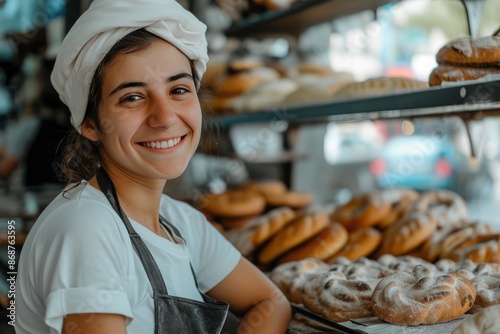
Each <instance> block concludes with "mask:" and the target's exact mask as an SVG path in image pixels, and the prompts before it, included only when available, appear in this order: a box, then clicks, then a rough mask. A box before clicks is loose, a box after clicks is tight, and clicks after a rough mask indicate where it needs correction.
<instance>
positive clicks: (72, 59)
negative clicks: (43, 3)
mask: <svg viewBox="0 0 500 334" xmlns="http://www.w3.org/2000/svg"><path fill="white" fill-rule="evenodd" d="M204 33H205V26H204V25H203V24H202V23H201V22H199V21H198V20H197V19H196V18H195V17H194V16H193V15H191V14H190V13H189V12H187V11H186V10H184V9H183V8H182V7H181V6H180V5H179V4H178V3H177V2H176V1H174V0H167V1H165V0H144V1H141V2H140V4H138V2H137V1H133V0H123V1H119V2H118V1H114V0H95V1H94V2H93V3H92V5H91V7H90V8H89V10H88V11H87V12H86V13H84V14H83V15H82V17H81V18H80V19H79V20H78V21H77V22H76V23H75V25H74V27H73V28H72V29H71V31H70V32H69V33H68V35H67V36H66V38H65V40H64V42H63V45H62V47H61V52H60V54H59V55H58V58H57V60H56V65H55V68H54V72H53V73H52V82H53V84H54V86H55V88H56V90H57V91H58V93H59V95H60V97H61V99H62V101H63V102H65V103H66V104H67V105H68V107H69V109H70V111H71V116H72V124H73V126H74V131H73V133H72V134H71V136H70V137H69V139H68V142H67V146H66V157H65V160H64V161H63V165H62V168H61V170H62V171H63V173H64V176H65V177H66V179H67V184H68V186H67V187H66V189H65V190H64V191H63V192H62V193H61V194H60V195H59V196H58V197H57V198H55V199H54V201H53V202H52V203H51V204H50V205H49V206H48V207H47V208H46V210H45V211H44V212H43V213H42V214H41V215H40V217H39V219H38V221H37V222H36V224H35V226H34V227H33V228H32V229H31V231H30V233H29V236H28V238H27V240H26V242H25V245H24V248H23V252H22V254H21V258H20V262H19V268H18V279H17V286H16V287H17V290H18V291H17V294H16V302H17V303H16V306H17V309H16V312H17V324H16V331H17V332H18V333H34V332H36V333H49V332H50V333H54V332H55V333H73V332H78V333H82V334H85V333H92V334H100V333H117V334H120V333H141V334H142V333H155V334H156V333H220V332H221V331H222V328H223V325H224V322H225V319H226V315H227V312H228V309H229V310H231V311H232V313H234V314H236V315H237V316H239V317H240V319H239V320H240V322H239V331H244V332H245V333H284V332H285V331H286V328H287V326H288V322H289V321H290V317H291V311H290V305H289V304H288V302H287V300H286V298H285V297H284V296H283V295H282V293H281V292H280V291H279V289H278V288H277V287H276V286H275V285H274V284H273V283H272V282H271V281H270V280H269V279H268V278H267V276H265V275H264V274H263V273H262V272H261V271H260V270H259V269H257V268H256V267H255V266H253V265H252V264H251V263H250V262H248V261H247V260H246V259H245V258H243V257H241V254H240V253H239V252H238V251H237V250H236V249H235V248H234V247H233V246H232V245H231V244H230V243H229V242H228V241H227V240H226V239H225V238H224V237H223V236H222V235H221V234H219V232H218V231H217V230H216V229H215V228H214V227H212V225H211V224H210V223H209V222H208V221H207V220H206V219H205V217H204V216H203V215H202V214H201V213H200V212H198V211H196V210H194V209H193V208H192V207H190V206H188V205H187V204H185V203H182V202H179V201H176V200H174V199H172V198H170V197H168V196H166V195H165V194H163V189H164V187H165V184H166V182H167V180H170V179H173V178H176V177H178V176H179V175H180V174H182V173H183V172H184V170H185V169H186V167H187V165H188V163H189V161H190V159H191V158H192V156H193V154H194V152H195V150H196V149H197V147H198V144H199V141H200V136H201V132H202V110H201V106H200V101H199V97H198V96H199V90H200V80H201V76H202V75H203V73H204V71H205V67H206V62H207V60H208V59H207V55H206V52H207V50H206V40H205V37H204ZM89 73H91V74H92V75H91V76H89V75H88V74H89ZM256 318H259V319H260V320H259V321H258V322H256V321H255V319H256Z"/></svg>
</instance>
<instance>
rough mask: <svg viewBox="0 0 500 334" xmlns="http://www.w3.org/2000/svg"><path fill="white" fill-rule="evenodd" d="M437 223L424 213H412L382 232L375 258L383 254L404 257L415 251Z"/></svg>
mask: <svg viewBox="0 0 500 334" xmlns="http://www.w3.org/2000/svg"><path fill="white" fill-rule="evenodd" d="M436 227H437V222H436V220H435V219H433V218H432V216H431V215H430V214H429V213H428V212H426V211H414V212H411V213H410V214H408V215H407V216H406V217H405V218H404V219H403V220H401V221H400V222H398V223H397V224H394V225H392V226H391V227H390V228H389V229H387V230H386V231H385V232H384V235H383V242H382V245H381V246H380V248H379V249H378V250H377V254H376V255H375V257H377V258H378V257H380V256H381V255H383V254H392V255H396V256H398V255H404V254H407V253H409V252H410V251H412V250H414V249H416V248H417V247H418V246H420V245H421V244H423V243H424V241H425V240H427V238H429V237H430V236H431V234H432V233H433V232H434V230H435V229H436Z"/></svg>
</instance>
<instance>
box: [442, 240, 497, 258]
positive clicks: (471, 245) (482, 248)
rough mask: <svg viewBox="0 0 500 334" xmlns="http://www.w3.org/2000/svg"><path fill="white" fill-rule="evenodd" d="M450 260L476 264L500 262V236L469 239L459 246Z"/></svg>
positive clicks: (451, 254)
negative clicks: (470, 261) (469, 261)
mask: <svg viewBox="0 0 500 334" xmlns="http://www.w3.org/2000/svg"><path fill="white" fill-rule="evenodd" d="M449 258H450V259H451V260H453V261H461V260H465V259H469V260H472V261H473V262H476V263H498V262H500V234H483V235H476V236H472V237H470V238H468V239H467V240H465V241H464V242H462V243H461V244H460V245H459V246H457V247H456V248H455V249H454V250H453V251H452V252H451V253H450V256H449Z"/></svg>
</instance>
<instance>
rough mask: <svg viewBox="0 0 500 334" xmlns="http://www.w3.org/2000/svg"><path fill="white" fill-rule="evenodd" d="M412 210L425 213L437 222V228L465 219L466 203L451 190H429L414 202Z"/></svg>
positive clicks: (466, 212)
mask: <svg viewBox="0 0 500 334" xmlns="http://www.w3.org/2000/svg"><path fill="white" fill-rule="evenodd" d="M412 210H416V211H427V212H429V213H430V214H431V216H432V217H433V218H434V219H435V220H437V223H438V226H440V227H441V226H445V225H448V224H456V223H459V222H460V221H462V220H465V219H467V214H468V211H467V203H465V201H464V199H463V198H462V197H460V195H458V194H457V193H455V192H453V191H451V190H444V189H443V190H431V191H428V192H426V193H424V194H422V195H421V196H420V197H419V198H418V200H417V201H415V202H414V205H413V206H412Z"/></svg>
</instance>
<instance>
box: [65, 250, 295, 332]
mask: <svg viewBox="0 0 500 334" xmlns="http://www.w3.org/2000/svg"><path fill="white" fill-rule="evenodd" d="M207 295H209V296H210V297H212V298H214V299H217V300H222V301H226V302H227V303H229V305H230V309H231V311H232V312H233V313H234V314H236V315H238V316H240V317H241V322H240V324H239V327H238V333H245V334H249V333H259V334H266V333H270V334H278V333H285V332H286V329H287V327H288V324H289V322H290V319H291V307H290V304H289V303H288V301H287V299H286V298H285V296H284V295H283V294H282V293H281V291H280V290H279V289H278V288H277V287H276V286H275V285H274V284H273V283H272V282H271V281H270V280H269V279H268V278H267V277H266V275H265V274H264V273H262V272H261V271H260V270H259V269H257V268H256V267H255V266H254V265H253V264H252V263H250V262H249V261H248V260H246V259H245V258H241V259H240V261H239V263H238V265H237V266H236V267H235V269H234V270H233V271H232V272H231V273H230V274H229V275H228V276H227V277H226V278H225V279H224V280H222V281H221V282H220V283H219V284H218V285H216V286H215V287H214V288H213V289H211V290H210V291H208V292H207ZM63 333H64V334H76V333H78V334H87V333H89V334H90V333H92V334H109V333H113V334H115V333H116V334H125V333H127V329H126V326H125V317H124V316H123V315H119V314H106V313H101V314H97V313H96V314H92V315H89V314H70V315H68V316H67V317H65V319H64V322H63Z"/></svg>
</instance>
